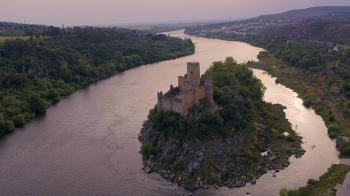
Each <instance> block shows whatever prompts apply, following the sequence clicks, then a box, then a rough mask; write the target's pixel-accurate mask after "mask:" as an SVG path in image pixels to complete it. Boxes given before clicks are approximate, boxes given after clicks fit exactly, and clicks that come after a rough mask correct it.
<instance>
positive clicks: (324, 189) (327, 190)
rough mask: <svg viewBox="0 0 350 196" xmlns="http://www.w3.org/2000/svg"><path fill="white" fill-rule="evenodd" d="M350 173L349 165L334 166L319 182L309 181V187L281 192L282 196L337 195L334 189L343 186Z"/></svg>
mask: <svg viewBox="0 0 350 196" xmlns="http://www.w3.org/2000/svg"><path fill="white" fill-rule="evenodd" d="M349 171H350V166H348V165H340V164H339V165H332V167H330V168H329V169H328V172H327V173H325V174H323V175H322V176H321V177H320V179H319V180H313V179H311V180H309V181H308V185H307V186H305V187H301V188H299V189H297V190H286V189H282V190H281V191H280V196H319V195H334V196H335V195H336V191H335V189H334V188H333V187H335V186H336V185H337V184H342V183H343V181H344V179H345V177H346V175H347V173H348V172H349Z"/></svg>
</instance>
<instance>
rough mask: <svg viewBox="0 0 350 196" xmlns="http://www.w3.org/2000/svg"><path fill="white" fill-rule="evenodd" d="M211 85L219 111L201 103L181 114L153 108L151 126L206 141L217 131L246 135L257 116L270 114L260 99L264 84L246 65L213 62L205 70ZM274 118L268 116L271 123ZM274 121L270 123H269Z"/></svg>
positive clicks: (231, 61)
mask: <svg viewBox="0 0 350 196" xmlns="http://www.w3.org/2000/svg"><path fill="white" fill-rule="evenodd" d="M206 75H207V76H208V77H211V78H212V80H213V85H214V100H215V102H216V104H217V105H218V107H219V108H221V109H220V110H217V111H212V110H211V109H208V108H206V106H205V104H204V103H202V104H200V105H199V106H194V107H197V108H200V109H199V111H200V112H197V113H190V115H188V116H187V117H182V116H181V115H180V114H177V113H174V112H163V111H157V109H154V110H152V111H151V112H150V114H149V117H148V118H149V120H150V121H151V122H152V125H153V129H154V130H155V131H157V132H160V133H162V134H163V135H164V136H165V137H166V138H170V137H176V138H180V139H181V138H182V139H183V138H186V137H190V138H198V139H200V140H208V139H210V138H211V137H212V136H215V135H217V134H220V135H222V136H229V135H234V134H246V135H249V134H250V133H251V131H252V130H254V126H253V125H254V122H255V121H256V120H257V115H259V116H260V115H266V116H271V114H270V112H271V111H269V110H268V109H267V105H265V103H264V102H263V101H262V96H263V92H264V87H263V85H262V83H261V82H260V80H258V79H256V78H255V77H254V76H253V73H252V71H251V70H249V69H248V68H247V66H245V65H240V64H237V63H236V62H235V61H234V60H233V59H232V58H227V59H226V61H225V62H215V63H213V66H212V67H211V68H210V69H209V70H208V71H207V72H206ZM272 121H275V120H274V119H272V118H271V122H272ZM271 124H273V123H271Z"/></svg>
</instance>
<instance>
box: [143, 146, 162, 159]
mask: <svg viewBox="0 0 350 196" xmlns="http://www.w3.org/2000/svg"><path fill="white" fill-rule="evenodd" d="M140 152H141V154H142V155H143V156H145V157H147V158H148V157H149V156H151V155H155V154H157V153H158V152H159V149H158V148H157V147H154V146H152V144H149V143H145V144H142V146H141V151H140Z"/></svg>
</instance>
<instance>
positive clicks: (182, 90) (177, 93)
mask: <svg viewBox="0 0 350 196" xmlns="http://www.w3.org/2000/svg"><path fill="white" fill-rule="evenodd" d="M202 99H206V100H207V101H208V102H209V104H211V105H214V99H213V84H212V81H211V79H210V78H208V77H206V76H202V77H201V76H200V65H199V63H197V62H189V63H187V74H185V76H179V77H178V86H177V87H174V86H173V85H170V90H169V91H168V92H167V93H165V94H163V93H162V92H158V104H157V108H158V109H159V110H163V111H173V112H177V113H180V114H181V115H183V116H186V115H187V114H188V111H189V109H190V108H191V107H192V106H193V105H195V104H198V103H199V101H200V100H202Z"/></svg>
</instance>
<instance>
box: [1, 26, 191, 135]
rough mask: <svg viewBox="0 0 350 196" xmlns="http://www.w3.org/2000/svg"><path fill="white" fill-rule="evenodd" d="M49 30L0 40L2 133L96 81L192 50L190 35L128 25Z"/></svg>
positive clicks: (185, 53)
mask: <svg viewBox="0 0 350 196" xmlns="http://www.w3.org/2000/svg"><path fill="white" fill-rule="evenodd" d="M47 32H50V33H49V34H46V36H45V37H43V36H35V37H30V38H28V40H23V39H16V40H5V41H4V42H3V43H2V44H0V136H1V135H3V134H6V133H9V132H11V131H13V130H14V129H15V128H16V127H21V126H23V125H24V124H25V123H26V122H28V121H29V120H30V119H31V118H33V117H34V116H37V115H41V114H43V113H45V111H46V109H47V108H48V106H50V105H52V104H54V103H57V102H58V101H59V100H60V99H62V98H63V97H64V96H67V95H69V94H71V93H72V92H74V91H75V90H78V89H81V88H84V87H86V86H88V85H89V84H91V83H94V82H96V81H98V80H101V79H104V78H106V77H109V76H112V75H114V74H116V73H119V72H122V71H124V70H127V69H130V68H133V67H136V66H139V65H142V64H149V63H154V62H159V61H163V60H167V59H174V58H177V57H181V56H185V55H189V54H192V53H194V45H193V43H192V42H191V40H182V39H178V38H171V37H167V36H165V35H156V34H150V33H146V32H142V31H135V30H128V29H118V28H92V27H84V28H81V27H75V28H70V29H64V30H60V29H58V28H54V27H49V28H48V31H47Z"/></svg>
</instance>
